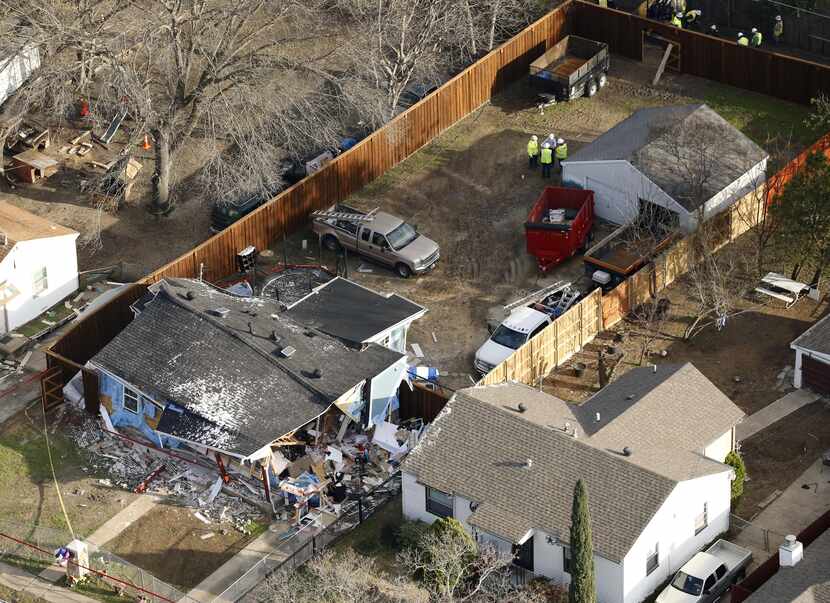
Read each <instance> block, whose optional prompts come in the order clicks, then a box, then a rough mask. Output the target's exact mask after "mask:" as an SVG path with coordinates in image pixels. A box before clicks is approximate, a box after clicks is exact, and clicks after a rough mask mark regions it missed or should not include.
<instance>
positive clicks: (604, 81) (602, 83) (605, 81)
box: [597, 71, 608, 90]
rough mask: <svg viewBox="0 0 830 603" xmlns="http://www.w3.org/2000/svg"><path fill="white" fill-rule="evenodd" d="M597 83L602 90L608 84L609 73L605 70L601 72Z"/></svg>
mask: <svg viewBox="0 0 830 603" xmlns="http://www.w3.org/2000/svg"><path fill="white" fill-rule="evenodd" d="M597 84H599V87H600V90H601V89H603V88H605V86H606V84H608V74H607V73H605V72H604V71H603V72H602V73H600V74H599V79H598V81H597Z"/></svg>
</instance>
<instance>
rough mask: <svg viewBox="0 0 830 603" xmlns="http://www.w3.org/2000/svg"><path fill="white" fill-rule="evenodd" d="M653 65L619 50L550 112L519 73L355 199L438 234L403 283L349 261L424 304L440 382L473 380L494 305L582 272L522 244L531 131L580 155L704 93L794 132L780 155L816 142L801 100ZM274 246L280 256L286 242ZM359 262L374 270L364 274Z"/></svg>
mask: <svg viewBox="0 0 830 603" xmlns="http://www.w3.org/2000/svg"><path fill="white" fill-rule="evenodd" d="M649 60H650V59H649ZM647 63H648V62H647ZM647 63H646V64H643V63H635V62H632V61H626V60H623V59H619V58H618V57H614V58H613V60H612V69H611V77H610V79H609V83H608V86H607V87H606V88H605V89H603V90H602V91H601V92H600V93H599V94H598V95H597V96H596V97H595V98H593V99H586V98H583V99H579V100H576V101H573V102H570V103H564V104H559V105H555V106H553V107H550V108H547V109H545V110H544V113H543V114H542V113H541V112H540V110H539V109H538V108H537V107H536V106H535V104H534V99H535V97H534V95H533V92H532V91H531V90H530V89H529V88H528V87H527V85H526V83H525V82H523V81H522V82H519V83H517V84H515V85H514V86H512V87H511V88H509V89H508V90H507V91H506V92H505V93H503V94H501V95H499V96H497V97H496V98H494V99H493V101H492V102H491V103H490V104H488V105H485V106H484V107H483V108H482V109H480V110H478V111H476V112H475V113H473V114H472V115H471V116H469V117H468V118H466V119H465V120H463V121H462V122H460V123H459V124H457V125H456V126H454V127H453V128H451V129H450V130H449V131H447V132H446V133H444V134H443V135H441V136H440V137H439V138H438V139H436V140H435V141H433V142H432V143H431V144H429V145H428V146H426V147H425V148H424V149H422V150H421V151H419V152H417V153H415V154H414V155H413V156H412V157H410V158H409V159H407V160H406V161H404V162H403V163H401V164H400V165H398V166H397V167H396V168H394V169H393V170H391V171H390V172H388V173H387V174H386V175H384V176H383V177H381V178H380V179H378V180H377V181H375V182H374V183H372V184H371V185H369V186H368V187H366V188H365V189H364V190H363V191H361V192H360V193H358V194H356V195H354V196H353V197H352V198H351V199H349V200H348V202H349V203H351V204H353V205H355V206H357V207H360V208H363V209H372V208H374V207H380V208H381V209H383V210H384V211H388V212H390V213H393V214H396V215H398V216H400V217H402V218H404V219H406V220H407V221H409V222H410V223H412V224H416V225H417V226H418V228H419V230H420V231H421V232H422V233H424V234H425V235H426V236H428V237H430V238H432V239H433V240H435V241H437V242H438V243H439V245H440V247H441V258H442V259H441V262H440V264H439V266H438V268H437V269H436V270H435V271H433V272H432V273H430V274H427V275H424V276H422V277H420V278H413V279H409V280H401V279H400V278H398V277H397V276H395V275H394V274H393V273H392V272H391V271H389V270H387V269H385V268H383V267H381V266H377V265H373V264H370V263H369V262H367V261H365V260H363V259H361V258H358V257H354V258H350V260H351V261H350V269H349V278H351V279H353V280H355V281H357V282H359V283H362V284H364V285H366V286H368V287H370V288H373V289H376V290H378V291H382V292H389V293H391V292H395V293H398V294H400V295H403V296H405V297H408V298H410V299H412V300H413V301H415V302H418V303H420V304H422V305H424V306H426V307H427V308H428V309H429V313H428V314H427V315H426V316H425V317H424V318H423V319H421V320H419V321H417V322H416V323H415V324H414V325H413V328H412V330H411V331H410V338H409V339H410V342H412V343H418V344H419V345H420V346H421V348H422V349H423V351H424V353H425V358H424V359H423V360H422V361H421V363H422V364H425V365H429V366H433V367H437V368H438V369H439V370H440V371H441V373H442V375H443V377H442V383H444V384H445V385H448V386H449V387H463V386H466V385H469V384H470V380H471V379H472V378H475V377H476V375H475V374H474V373H473V372H472V361H473V356H474V353H475V350H476V349H477V348H478V347H479V346H480V345H481V344H482V343H483V342H484V340H485V339H486V338H487V336H488V333H487V329H486V318H487V314H488V311H489V310H490V309H491V308H493V307H496V306H498V305H503V304H504V303H506V302H509V301H512V300H513V299H516V298H518V297H521V296H522V295H524V294H526V293H528V292H529V291H532V290H534V289H537V288H539V287H542V286H544V285H546V284H550V283H552V282H555V281H558V280H568V281H574V282H576V281H579V280H580V279H582V278H583V274H584V268H583V265H582V260H581V258H580V257H575V258H572V259H571V260H569V261H567V262H565V263H564V264H562V265H560V266H559V267H557V268H556V269H554V270H552V271H550V272H549V273H548V274H546V275H543V274H542V273H541V272H540V271H539V270H538V268H537V266H536V263H535V259H534V258H533V257H531V256H529V255H528V254H527V253H526V250H525V241H524V231H523V228H522V225H523V223H524V220H525V218H526V216H527V213H528V211H529V210H530V207H531V205H532V204H533V202H534V201H535V199H536V198H537V197H538V195H539V194H540V192H541V190H542V188H543V186H544V185H545V184H556V178H554V179H552V180H549V181H547V182H545V181H543V180H542V179H541V177H540V173H539V172H535V173H532V172H529V171H528V169H527V164H526V161H527V160H526V155H525V146H526V143H527V138H528V137H529V135H530V134H532V133H535V134H537V135H540V136H542V137H544V136H546V135H547V134H548V133H549V132H555V133H556V135H557V136H562V137H564V138H565V139H566V140H567V141H568V146H569V149H570V151H571V153H573V152H575V151H576V150H578V149H579V148H580V147H582V146H583V145H585V144H588V143H590V142H591V141H593V140H594V139H595V138H596V137H598V136H599V135H600V134H602V133H604V132H605V131H607V130H608V129H609V128H611V127H612V126H614V125H616V124H617V123H619V122H620V121H622V120H623V119H625V118H626V117H628V116H629V115H631V113H632V112H633V111H634V110H636V109H639V108H643V107H650V106H662V105H667V104H682V103H688V102H694V101H696V100H703V101H705V102H707V103H709V104H710V105H711V106H713V108H715V109H716V110H718V111H719V112H721V113H722V114H723V115H724V117H726V118H727V119H728V120H730V121H731V122H732V123H734V124H735V125H736V126H737V127H739V128H741V129H742V130H744V131H745V132H746V133H747V134H748V135H749V136H751V137H752V138H754V139H756V140H765V139H766V138H767V134H768V132H775V131H783V130H787V131H792V132H794V135H795V138H794V139H793V140H792V144H791V145H790V146H788V147H786V148H782V149H781V153H783V154H784V155H785V157H782V159H784V158H786V157H788V156H790V155H792V154H793V153H795V151H796V150H797V149H798V148H800V146H801V145H803V144H807V143H808V142H810V141H811V140H812V134H811V133H809V132H806V133H805V132H804V131H803V130H802V129H801V122H802V120H803V117H804V115H806V109H804V108H803V107H799V106H796V105H792V104H790V103H784V102H780V101H777V100H774V99H770V98H769V97H764V96H761V95H752V94H751V93H746V92H743V91H738V90H736V89H734V88H729V87H727V86H722V85H720V84H715V83H713V82H709V81H707V80H701V79H699V78H694V77H690V76H680V75H671V74H669V75H666V76H665V77H664V79H663V80H662V81H661V83H660V84H659V86H658V87H657V88H654V87H652V86H651V85H650V81H651V78H652V76H653V68H652V66H650V65H649V64H647ZM744 105H746V106H747V107H748V108H747V109H744V108H743V107H744ZM302 240H306V241H307V242H308V244H309V248H308V250H307V251H303V250H302V248H301V241H302ZM595 240H597V239H596V237H595ZM285 247H286V255H287V256H288V258H289V260H293V261H309V260H316V259H317V258H318V257H322V261H323V263H324V264H325V265H328V266H330V267H333V266H335V265H336V259H335V257H334V255H333V254H330V253H327V252H322V254H319V252H318V249H317V241H316V236H315V235H314V234H313V233H312V232H311V231H310V229H307V230H304V231H302V232H299V233H297V234H295V235H294V236H292V237H290V238H289V240H288V241H287V243H286V245H285ZM274 250H275V252H276V254H277V256H278V257H281V256H282V254H283V246H282V244H276V245H275V246H274ZM318 254H319V256H318ZM361 265H363V267H364V268H367V267H368V268H369V269H370V270H371V272H363V271H359V270H358V267H360V266H361ZM433 334H434V335H435V339H433Z"/></svg>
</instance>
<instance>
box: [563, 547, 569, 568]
mask: <svg viewBox="0 0 830 603" xmlns="http://www.w3.org/2000/svg"><path fill="white" fill-rule="evenodd" d="M562 571H564V572H565V573H566V574H570V573H571V547H569V546H563V547H562Z"/></svg>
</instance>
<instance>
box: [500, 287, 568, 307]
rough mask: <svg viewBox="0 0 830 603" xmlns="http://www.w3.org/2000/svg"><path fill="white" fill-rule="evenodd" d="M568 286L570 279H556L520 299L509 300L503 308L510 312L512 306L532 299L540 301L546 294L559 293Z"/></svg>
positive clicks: (520, 304)
mask: <svg viewBox="0 0 830 603" xmlns="http://www.w3.org/2000/svg"><path fill="white" fill-rule="evenodd" d="M570 286H571V283H570V281H569V282H565V281H556V282H555V283H553V284H552V285H548V286H547V287H544V288H542V289H539V290H538V291H533V292H532V293H528V294H527V295H525V296H524V297H522V298H520V299H517V300H516V301H513V302H510V303H509V304H507V305H506V306H505V307H504V309H505V311H506V312H510V311H511V310H512V309H513V308H518V307H519V306H522V305H525V304H527V303H529V302H532V301H540V300H542V299H544V298H545V297H547V296H548V295H553V294H554V293H559V292H560V291H563V290H565V289H567V288H568V287H570ZM578 295H579V292H577V296H578ZM562 297H563V299H564V298H565V297H566V295H563V296H562Z"/></svg>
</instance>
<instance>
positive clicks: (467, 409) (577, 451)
mask: <svg viewBox="0 0 830 603" xmlns="http://www.w3.org/2000/svg"><path fill="white" fill-rule="evenodd" d="M491 387H492V388H494V389H495V388H500V387H501V388H502V391H503V392H504V393H505V394H507V396H506V397H507V398H508V399H510V400H512V399H513V398H512V397H511V394H512V393H513V392H516V391H518V390H517V389H515V388H522V392H521V395H522V397H523V399H525V400H526V401H530V400H531V399H533V400H534V401H535V402H536V403H537V404H539V405H544V404H546V403H548V402H549V398H550V397H549V396H546V395H545V394H541V393H539V392H535V391H534V390H532V389H531V388H528V387H526V386H491ZM479 389H485V390H489V389H490V388H472V389H470V390H463V391H461V392H458V393H456V394H455V396H454V397H453V399H452V400H451V401H450V402H449V403H448V404H447V406H446V407H445V408H444V410H443V411H442V412H441V414H440V415H439V416H438V418H436V420H435V421H434V422H433V423H432V425H431V426H430V429H429V431H428V433H427V435H426V436H425V437H424V439H423V440H422V441H421V442H420V444H419V445H418V446H417V447H416V448H415V449H414V450H413V451H412V453H410V455H409V456H408V458H407V459H406V461H405V462H404V464H403V470H404V471H407V472H410V473H413V474H415V476H416V478H417V479H418V481H419V482H421V483H424V484H427V485H429V486H431V487H434V488H437V489H440V490H443V491H446V492H452V493H455V494H458V495H460V496H463V497H465V498H468V499H470V500H473V501H475V502H477V503H479V506H478V508H477V509H476V510H475V512H474V513H473V514H472V515H471V516H470V518H469V520H468V521H469V523H470V524H471V525H474V526H476V527H477V528H479V529H481V530H484V531H485V532H488V533H491V534H494V535H496V536H499V537H501V538H505V539H507V540H509V541H510V542H517V541H519V540H520V539H521V538H522V537H523V536H524V535H525V534H526V533H527V531H528V530H530V529H532V528H537V529H541V530H543V531H544V532H545V533H547V534H551V535H554V536H556V537H557V538H560V539H561V540H562V541H564V542H567V540H568V537H569V530H570V523H571V517H570V514H571V502H572V497H573V488H574V485H575V484H576V481H577V480H578V479H582V480H583V481H584V482H585V485H586V487H587V489H588V497H589V506H590V511H591V521H592V526H593V537H594V547H595V550H596V552H597V553H598V554H599V555H601V556H603V557H605V558H607V559H609V560H611V561H614V562H619V561H621V560H622V559H623V557H624V556H625V554H626V553H627V552H628V551H629V549H630V548H631V546H632V545H633V544H634V541H635V540H636V539H637V537H638V536H639V535H640V533H641V532H642V530H643V529H644V528H645V526H646V525H647V524H648V522H649V521H650V520H651V518H652V517H653V515H654V514H655V513H656V512H657V510H658V509H659V508H660V507H661V505H662V504H663V502H664V501H665V500H666V497H667V496H668V495H669V494H670V493H671V492H672V490H673V489H674V487H675V485H676V482H675V481H673V480H671V479H668V478H666V477H663V476H661V475H658V474H656V473H654V472H652V471H648V470H646V469H644V468H642V467H639V466H637V465H635V464H632V463H630V462H627V461H626V460H624V459H623V458H622V457H621V456H617V455H615V454H613V453H611V452H607V451H604V450H599V449H597V448H594V447H593V446H591V445H590V444H588V443H587V442H583V441H581V440H579V439H575V438H573V437H572V436H571V435H566V434H565V433H563V432H562V431H561V430H560V429H559V428H557V427H548V426H546V425H545V424H539V423H537V422H534V421H531V420H528V418H526V417H525V416H524V415H523V414H520V413H518V412H516V411H514V410H508V409H505V408H502V407H500V405H498V404H493V403H490V402H486V401H484V400H479V399H477V398H476V397H473V396H474V395H476V392H477V390H479ZM471 394H472V395H471ZM528 459H530V460H531V461H532V465H531V467H530V468H528V467H527V466H526V464H525V462H526V461H527V460H528Z"/></svg>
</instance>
